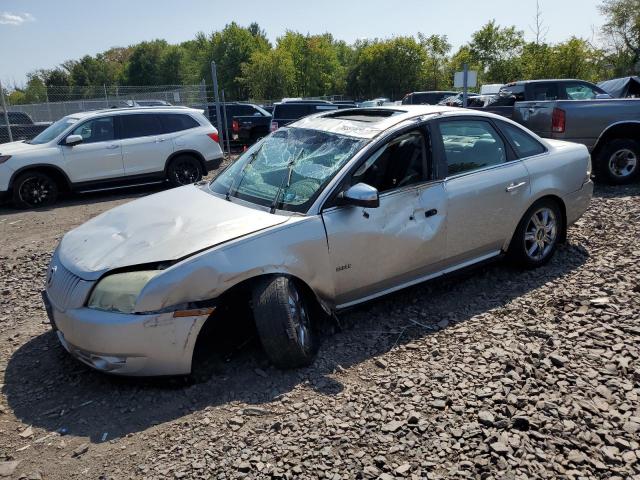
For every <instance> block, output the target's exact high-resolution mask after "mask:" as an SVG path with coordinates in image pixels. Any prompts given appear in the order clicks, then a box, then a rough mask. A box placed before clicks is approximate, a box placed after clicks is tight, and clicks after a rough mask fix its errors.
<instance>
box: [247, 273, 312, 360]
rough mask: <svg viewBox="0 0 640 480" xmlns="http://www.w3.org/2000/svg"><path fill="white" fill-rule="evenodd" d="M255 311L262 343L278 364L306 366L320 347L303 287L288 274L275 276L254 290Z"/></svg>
mask: <svg viewBox="0 0 640 480" xmlns="http://www.w3.org/2000/svg"><path fill="white" fill-rule="evenodd" d="M253 315H254V319H255V322H256V328H257V330H258V336H259V337H260V343H262V346H263V348H264V350H265V353H266V354H267V357H269V360H271V363H273V364H274V365H275V366H276V367H278V368H297V367H304V366H307V365H309V364H311V363H312V362H313V359H314V358H315V354H316V351H317V347H318V344H317V338H316V332H315V329H314V328H313V324H312V320H311V317H310V311H309V308H308V305H307V301H306V299H305V298H304V295H303V293H302V291H301V290H300V289H299V287H298V286H297V285H296V283H295V282H294V281H293V280H292V279H290V278H288V277H283V276H280V277H271V278H268V279H266V280H263V281H261V282H259V283H258V284H257V285H256V286H255V287H254V290H253Z"/></svg>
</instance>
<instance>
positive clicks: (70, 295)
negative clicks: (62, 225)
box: [46, 255, 92, 312]
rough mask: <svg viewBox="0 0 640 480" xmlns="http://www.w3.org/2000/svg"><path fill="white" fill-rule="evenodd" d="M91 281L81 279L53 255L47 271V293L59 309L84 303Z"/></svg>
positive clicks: (63, 309)
mask: <svg viewBox="0 0 640 480" xmlns="http://www.w3.org/2000/svg"><path fill="white" fill-rule="evenodd" d="M91 284H92V282H87V281H85V280H82V278H80V277H79V276H77V275H75V274H74V273H73V272H71V271H69V270H68V269H67V268H65V266H64V265H62V263H61V262H60V260H59V259H58V256H57V255H54V257H53V259H52V260H51V265H50V266H49V271H48V272H47V287H46V290H47V295H48V297H49V300H51V303H53V305H54V306H55V307H56V308H58V309H59V310H61V311H63V312H64V311H65V310H67V309H68V308H78V307H81V306H82V305H83V304H84V301H85V300H86V298H87V295H88V293H89V290H90V289H91Z"/></svg>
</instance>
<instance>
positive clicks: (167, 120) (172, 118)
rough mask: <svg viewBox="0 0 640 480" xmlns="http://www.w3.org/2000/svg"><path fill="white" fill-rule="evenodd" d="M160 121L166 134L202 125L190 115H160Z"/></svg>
mask: <svg viewBox="0 0 640 480" xmlns="http://www.w3.org/2000/svg"><path fill="white" fill-rule="evenodd" d="M160 121H161V122H162V127H163V130H164V132H165V133H171V132H181V131H183V130H188V129H190V128H196V127H199V126H200V124H199V123H198V122H196V121H195V120H194V119H193V118H192V117H190V116H189V115H183V114H178V113H169V114H165V115H160Z"/></svg>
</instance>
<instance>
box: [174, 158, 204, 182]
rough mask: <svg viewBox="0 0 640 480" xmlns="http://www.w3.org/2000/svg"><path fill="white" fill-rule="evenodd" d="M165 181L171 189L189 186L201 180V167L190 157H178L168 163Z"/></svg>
mask: <svg viewBox="0 0 640 480" xmlns="http://www.w3.org/2000/svg"><path fill="white" fill-rule="evenodd" d="M167 180H169V183H170V184H171V186H172V187H181V186H183V185H191V184H192V183H196V182H199V181H200V180H202V167H201V165H200V162H199V161H198V159H197V158H195V157H192V156H191V155H178V156H177V157H176V158H174V159H173V160H171V162H169V166H168V167H167Z"/></svg>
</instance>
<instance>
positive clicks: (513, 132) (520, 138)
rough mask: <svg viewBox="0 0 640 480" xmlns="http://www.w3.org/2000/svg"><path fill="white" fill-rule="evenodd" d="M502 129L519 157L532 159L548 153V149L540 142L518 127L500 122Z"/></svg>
mask: <svg viewBox="0 0 640 480" xmlns="http://www.w3.org/2000/svg"><path fill="white" fill-rule="evenodd" d="M500 129H501V130H502V131H503V133H504V134H505V135H506V136H507V137H508V138H509V140H511V143H512V144H513V148H514V149H515V151H516V154H517V155H518V157H520V158H525V157H532V156H534V155H540V154H541V153H544V152H546V149H545V148H544V146H543V145H542V144H541V143H540V142H538V141H537V140H536V139H535V138H533V137H532V136H531V135H529V134H528V133H527V132H524V131H522V130H521V129H519V128H518V127H514V126H513V125H509V124H508V123H504V122H500Z"/></svg>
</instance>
